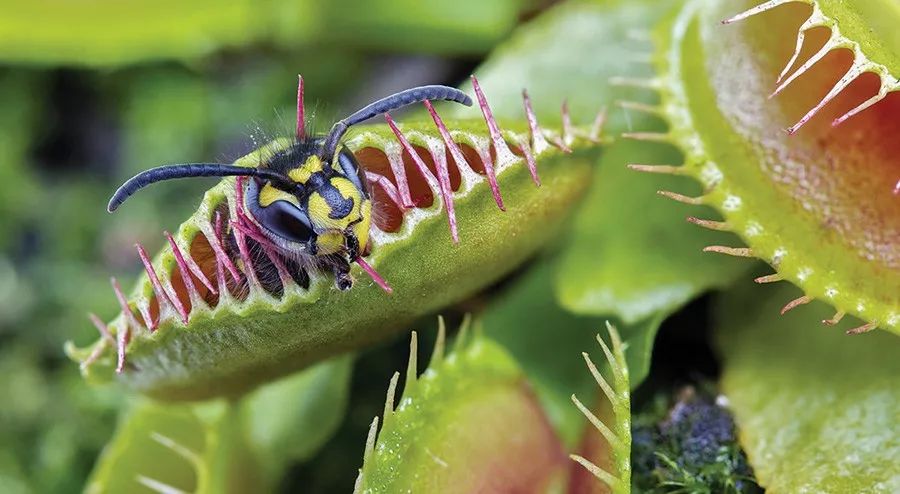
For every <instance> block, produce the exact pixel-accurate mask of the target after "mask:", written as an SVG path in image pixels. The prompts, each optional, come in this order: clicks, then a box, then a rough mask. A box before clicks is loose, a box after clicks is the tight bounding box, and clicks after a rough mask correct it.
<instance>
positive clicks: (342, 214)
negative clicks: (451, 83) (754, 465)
mask: <svg viewBox="0 0 900 494" xmlns="http://www.w3.org/2000/svg"><path fill="white" fill-rule="evenodd" d="M302 89H303V86H302V79H301V82H300V87H299V88H298V92H297V138H296V140H295V141H294V143H293V144H292V145H291V146H289V147H288V148H286V149H284V150H282V151H280V152H278V153H275V154H274V155H273V156H271V157H270V158H268V159H267V160H266V161H265V162H263V163H260V165H259V166H258V167H256V168H249V167H242V166H237V165H226V164H219V163H189V164H182V165H170V166H163V167H157V168H153V169H150V170H147V171H145V172H143V173H140V174H138V175H136V176H134V177H132V178H131V179H130V180H128V181H127V182H125V183H124V184H123V185H122V186H121V187H119V189H118V190H117V191H116V193H115V194H114V195H113V197H112V199H110V201H109V206H108V208H107V209H108V210H109V211H110V212H112V211H114V210H115V209H116V208H118V207H119V205H121V204H122V203H123V202H124V201H125V200H126V199H127V198H128V197H129V196H131V195H132V194H134V193H135V192H137V191H138V190H140V189H142V188H144V187H146V186H148V185H150V184H152V183H155V182H160V181H163V180H170V179H173V178H186V177H225V176H238V177H250V180H246V181H245V182H243V181H242V182H239V183H244V185H243V189H242V192H243V195H244V204H243V205H242V206H243V207H244V209H246V210H247V211H248V212H249V220H250V221H251V222H252V226H251V229H252V230H258V233H259V238H260V239H262V240H265V241H266V243H267V244H270V245H271V246H272V247H274V248H275V249H276V250H278V251H279V253H280V254H282V255H283V256H284V257H286V258H289V259H293V260H294V261H302V262H301V263H300V264H302V265H304V266H308V265H316V266H321V267H325V268H330V269H331V270H332V271H333V272H334V274H335V278H336V284H337V286H338V287H339V288H341V289H347V288H350V286H351V284H352V279H351V278H350V274H349V273H350V263H351V262H359V263H360V265H362V266H364V267H365V266H367V265H366V264H365V263H364V262H363V261H362V258H361V257H360V256H361V255H362V254H363V253H364V252H366V248H367V247H368V244H369V227H370V226H371V223H372V203H371V198H370V195H369V191H368V188H367V186H366V185H367V184H366V178H365V175H364V174H363V172H362V170H361V168H360V166H359V163H357V161H356V158H355V157H354V156H353V154H352V153H351V152H350V151H348V150H347V149H346V148H343V147H340V140H341V138H342V137H343V135H344V134H345V133H346V132H347V130H348V129H349V128H350V127H351V126H353V125H355V124H357V123H360V122H363V121H365V120H368V119H369V118H372V117H374V116H376V115H381V114H384V113H387V112H389V111H392V110H395V109H397V108H401V107H403V106H407V105H410V104H412V103H417V102H422V101H429V100H431V101H437V100H447V101H455V102H457V103H461V104H464V105H467V106H468V105H471V104H472V101H471V99H470V98H469V97H468V96H466V95H465V94H464V93H462V92H461V91H459V90H457V89H454V88H451V87H446V86H422V87H417V88H412V89H407V90H405V91H401V92H399V93H396V94H393V95H391V96H388V97H386V98H383V99H380V100H378V101H375V102H374V103H371V104H369V105H367V106H365V107H363V108H361V109H360V110H358V111H356V112H355V113H353V114H351V115H350V116H348V117H347V118H344V119H342V120H339V121H338V122H336V123H335V124H334V126H333V127H332V128H331V131H330V132H329V133H328V134H327V135H325V136H317V137H312V136H307V135H306V131H305V126H304V123H303V114H304V113H303V91H302ZM339 148H340V149H339ZM370 274H371V271H370Z"/></svg>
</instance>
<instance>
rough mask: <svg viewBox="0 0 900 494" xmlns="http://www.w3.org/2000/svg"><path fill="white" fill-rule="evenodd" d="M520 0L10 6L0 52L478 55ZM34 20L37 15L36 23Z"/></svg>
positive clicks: (101, 61) (157, 56)
mask: <svg viewBox="0 0 900 494" xmlns="http://www.w3.org/2000/svg"><path fill="white" fill-rule="evenodd" d="M521 4H522V1H521V0H499V1H492V2H481V1H478V0H465V1H463V2H462V3H461V2H460V1H459V0H455V1H450V0H439V1H433V2H418V1H413V0H406V1H399V2H398V1H389V0H378V1H368V0H341V1H333V2H321V1H314V0H262V1H250V0H236V1H231V2H227V3H225V4H223V3H222V2H216V1H213V0H199V1H193V2H179V1H174V0H161V1H156V2H146V1H141V0H126V1H109V0H91V1H90V2H77V3H73V2H67V1H63V0H38V1H34V2H19V3H12V4H8V5H6V6H5V8H4V15H3V16H2V17H0V40H2V41H0V59H2V60H6V61H12V62H27V63H37V64H72V63H74V64H84V65H116V64H126V63H134V62H139V61H146V60H162V59H177V60H189V59H194V58H198V57H203V56H208V55H210V54H212V53H214V52H216V51H220V50H224V49H234V48H240V47H246V46H248V45H266V44H268V45H275V46H277V47H281V48H286V49H295V48H297V47H300V46H315V45H316V44H320V45H321V44H334V43H340V44H345V45H351V46H354V47H357V48H358V47H365V48H366V49H369V50H371V49H373V48H376V49H377V48H381V49H390V50H398V51H407V52H441V53H479V52H484V51H486V50H487V49H488V48H490V46H491V45H492V44H493V43H494V42H496V41H497V40H498V39H499V38H500V37H501V36H502V35H503V34H505V33H506V32H507V31H509V30H510V29H511V28H512V26H513V25H515V22H516V19H517V17H518V13H519V10H520V9H521V6H522V5H521ZM35 19H40V22H35Z"/></svg>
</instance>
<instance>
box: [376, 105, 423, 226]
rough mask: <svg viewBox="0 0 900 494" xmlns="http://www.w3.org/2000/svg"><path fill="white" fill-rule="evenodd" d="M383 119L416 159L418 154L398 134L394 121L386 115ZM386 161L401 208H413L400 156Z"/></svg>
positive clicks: (401, 135)
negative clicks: (392, 174) (395, 184)
mask: <svg viewBox="0 0 900 494" xmlns="http://www.w3.org/2000/svg"><path fill="white" fill-rule="evenodd" d="M384 119H385V120H386V121H387V124H388V126H390V128H391V130H392V131H393V132H394V135H395V136H397V140H399V141H400V145H401V146H403V148H404V149H406V151H407V152H408V153H409V154H410V155H413V159H416V157H418V154H417V153H415V152H414V151H413V149H412V146H411V145H409V143H408V142H406V138H405V137H403V134H401V133H400V129H398V128H397V125H396V124H395V123H394V119H393V118H391V116H390V115H389V114H387V113H385V114H384ZM388 161H389V162H390V165H391V171H392V172H394V178H395V179H396V180H397V191H398V192H399V193H400V199H402V203H401V204H402V206H403V207H406V208H411V207H414V206H415V204H413V202H412V193H411V192H410V190H409V181H408V180H407V178H406V167H405V166H403V156H402V154H401V156H400V158H399V159H389V160H388ZM423 166H424V164H423ZM426 169H427V168H426ZM420 170H421V169H420Z"/></svg>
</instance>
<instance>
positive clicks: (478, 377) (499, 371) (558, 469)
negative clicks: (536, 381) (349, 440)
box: [354, 321, 567, 494]
mask: <svg viewBox="0 0 900 494" xmlns="http://www.w3.org/2000/svg"><path fill="white" fill-rule="evenodd" d="M444 338H445V336H444V325H443V321H441V324H440V326H439V332H438V338H437V342H436V344H435V349H434V351H433V353H432V356H431V360H430V362H429V364H428V368H427V369H426V370H425V372H423V373H422V374H421V375H419V374H418V373H417V361H418V349H417V346H418V345H417V337H416V333H415V332H413V334H412V340H411V343H410V358H409V366H408V368H407V371H406V377H405V380H404V385H403V390H402V392H400V393H399V395H400V396H399V397H397V394H398V384H397V383H398V380H399V378H400V373H395V374H394V376H393V378H392V379H391V380H390V384H389V386H388V392H387V398H386V401H385V406H384V414H383V415H382V417H381V419H380V420H379V418H378V417H376V418H375V420H374V421H373V422H372V426H371V428H370V431H369V436H368V439H367V441H366V447H365V452H364V455H363V465H362V468H361V469H360V473H359V477H358V478H357V481H356V487H355V489H354V492H356V493H359V494H363V493H372V494H374V493H379V492H385V493H391V492H475V491H483V492H526V491H527V492H547V491H551V492H552V491H553V490H552V488H553V487H557V488H558V487H559V486H561V485H563V484H562V482H564V479H565V473H566V470H567V469H566V462H565V453H564V450H563V447H562V444H561V443H560V441H559V439H558V437H557V436H556V434H555V432H554V431H553V429H552V427H551V426H550V423H549V422H548V420H547V418H546V416H545V415H544V412H543V410H542V409H541V407H540V405H539V402H538V400H537V399H536V397H535V396H534V394H533V392H532V391H531V388H530V386H529V385H528V383H527V382H526V380H525V376H524V375H523V374H522V372H521V371H520V370H519V368H518V366H517V364H516V362H515V361H514V360H513V358H512V357H511V356H510V355H509V354H508V353H506V351H504V350H503V348H502V347H500V346H499V345H497V344H496V343H494V342H493V341H491V340H490V339H488V338H486V337H484V336H483V335H481V332H480V330H478V331H475V334H470V333H469V331H468V328H467V325H466V323H464V326H463V329H462V330H461V331H460V332H459V335H458V336H457V338H456V342H455V344H454V345H453V346H452V348H451V349H449V351H446V352H445V343H444ZM395 401H396V405H395ZM379 425H380V426H381V428H380V430H379Z"/></svg>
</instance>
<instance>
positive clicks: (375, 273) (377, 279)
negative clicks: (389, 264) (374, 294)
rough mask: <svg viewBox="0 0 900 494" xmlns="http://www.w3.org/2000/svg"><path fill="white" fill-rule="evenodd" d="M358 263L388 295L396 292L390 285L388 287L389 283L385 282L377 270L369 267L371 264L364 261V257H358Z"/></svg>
mask: <svg viewBox="0 0 900 494" xmlns="http://www.w3.org/2000/svg"><path fill="white" fill-rule="evenodd" d="M356 263H357V264H359V267H361V268H362V269H363V271H365V272H366V273H367V274H368V275H369V276H371V277H372V281H374V282H375V283H376V284H378V286H380V287H381V289H382V290H384V291H385V292H387V293H393V292H394V289H393V288H391V286H390V285H388V283H387V281H385V280H384V278H382V277H381V275H380V274H378V271H375V268H373V267H372V266H369V264H368V263H367V262H366V261H365V260H363V258H362V257H357V258H356Z"/></svg>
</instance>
